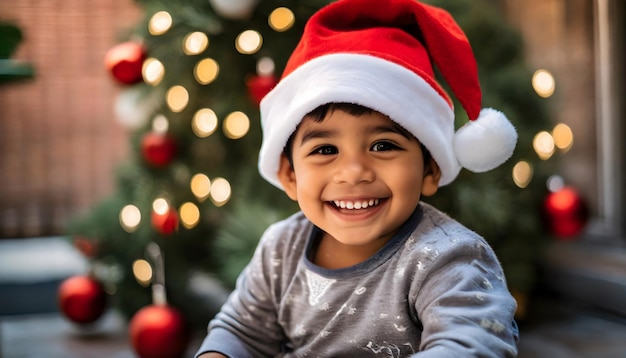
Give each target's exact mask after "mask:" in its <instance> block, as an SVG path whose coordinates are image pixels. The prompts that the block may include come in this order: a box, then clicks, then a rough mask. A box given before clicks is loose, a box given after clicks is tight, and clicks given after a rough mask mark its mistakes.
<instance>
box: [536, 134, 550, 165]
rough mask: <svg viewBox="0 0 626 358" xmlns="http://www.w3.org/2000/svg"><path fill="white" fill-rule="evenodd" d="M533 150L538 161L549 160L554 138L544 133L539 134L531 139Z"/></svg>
mask: <svg viewBox="0 0 626 358" xmlns="http://www.w3.org/2000/svg"><path fill="white" fill-rule="evenodd" d="M533 148H534V149H535V152H536V153H537V155H538V156H539V158H540V159H542V160H547V159H550V157H552V155H553V154H554V138H552V135H551V134H550V133H548V132H546V131H542V132H539V133H537V135H535V138H534V139H533Z"/></svg>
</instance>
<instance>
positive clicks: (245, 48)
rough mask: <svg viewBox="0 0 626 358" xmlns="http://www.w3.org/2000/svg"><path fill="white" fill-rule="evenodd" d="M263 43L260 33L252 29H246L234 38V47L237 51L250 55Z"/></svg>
mask: <svg viewBox="0 0 626 358" xmlns="http://www.w3.org/2000/svg"><path fill="white" fill-rule="evenodd" d="M262 44H263V37H262V36H261V34H260V33H258V32H257V31H254V30H246V31H244V32H242V33H240V34H239V35H238V36H237V39H235V48H236V49H237V51H239V53H241V54H244V55H251V54H253V53H256V52H257V51H259V49H261V45H262Z"/></svg>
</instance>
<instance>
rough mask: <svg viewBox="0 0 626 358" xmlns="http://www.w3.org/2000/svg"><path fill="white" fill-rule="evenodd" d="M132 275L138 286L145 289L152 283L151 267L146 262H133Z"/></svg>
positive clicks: (141, 260)
mask: <svg viewBox="0 0 626 358" xmlns="http://www.w3.org/2000/svg"><path fill="white" fill-rule="evenodd" d="M133 275H134V276H135V280H137V282H139V284H140V285H142V286H144V287H146V286H148V285H150V282H151V281H152V266H150V263H149V262H148V261H146V260H143V259H140V260H135V262H133Z"/></svg>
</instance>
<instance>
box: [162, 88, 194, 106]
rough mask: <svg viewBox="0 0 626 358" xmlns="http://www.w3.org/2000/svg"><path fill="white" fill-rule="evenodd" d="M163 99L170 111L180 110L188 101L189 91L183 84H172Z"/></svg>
mask: <svg viewBox="0 0 626 358" xmlns="http://www.w3.org/2000/svg"><path fill="white" fill-rule="evenodd" d="M165 101H166V102H167V105H168V106H169V107H170V110H171V111H172V112H181V111H182V110H183V109H185V107H187V104H188V103H189V92H187V90H186V89H185V87H183V86H180V85H177V86H173V87H171V88H170V89H169V90H168V91H167V93H166V95H165Z"/></svg>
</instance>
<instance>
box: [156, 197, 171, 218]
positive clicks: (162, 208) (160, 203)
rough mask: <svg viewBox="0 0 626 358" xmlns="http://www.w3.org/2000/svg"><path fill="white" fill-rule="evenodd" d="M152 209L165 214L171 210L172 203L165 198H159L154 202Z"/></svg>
mask: <svg viewBox="0 0 626 358" xmlns="http://www.w3.org/2000/svg"><path fill="white" fill-rule="evenodd" d="M152 210H153V211H154V212H155V213H157V214H159V215H165V214H167V212H168V211H170V203H168V202H167V200H165V199H164V198H157V199H155V200H154V201H153V202H152Z"/></svg>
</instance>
